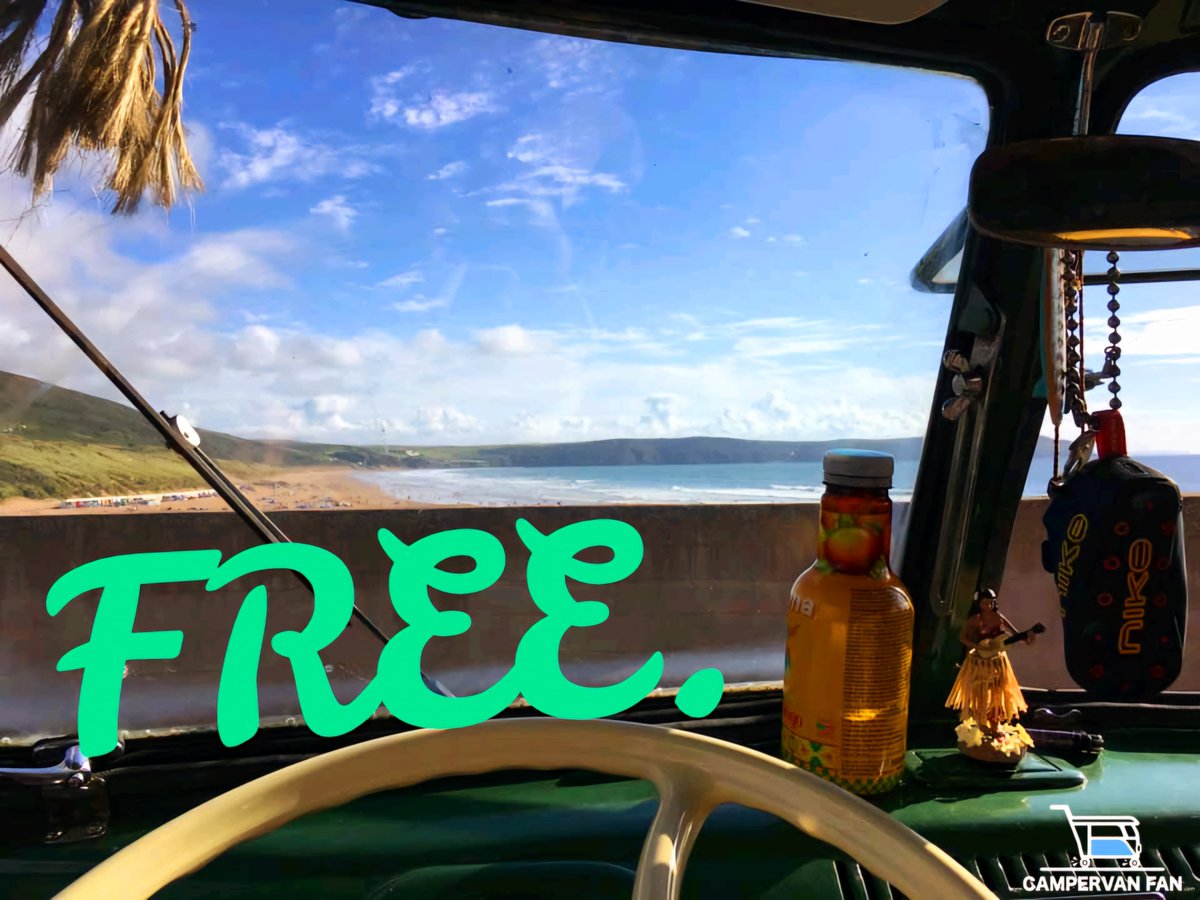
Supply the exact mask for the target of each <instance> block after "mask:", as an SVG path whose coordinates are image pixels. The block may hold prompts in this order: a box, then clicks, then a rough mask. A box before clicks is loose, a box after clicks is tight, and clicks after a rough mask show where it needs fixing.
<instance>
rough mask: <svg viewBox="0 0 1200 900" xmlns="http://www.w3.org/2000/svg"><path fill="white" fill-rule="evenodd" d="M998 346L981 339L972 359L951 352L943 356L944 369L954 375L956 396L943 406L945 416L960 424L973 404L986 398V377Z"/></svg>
mask: <svg viewBox="0 0 1200 900" xmlns="http://www.w3.org/2000/svg"><path fill="white" fill-rule="evenodd" d="M997 345H998V342H997V341H996V340H994V339H993V340H989V339H986V338H979V337H977V338H976V339H975V341H974V343H973V345H972V347H971V356H970V359H968V358H967V357H966V356H964V355H963V354H961V353H959V352H958V351H957V350H949V351H947V352H946V353H945V354H944V355H943V356H942V366H943V368H945V369H947V370H948V371H950V372H953V373H954V377H953V378H952V379H951V381H950V387H951V390H953V391H954V396H952V397H950V398H948V399H947V400H946V402H945V403H943V404H942V416H943V417H944V418H946V419H949V420H950V421H951V422H955V421H957V420H958V419H959V418H960V417H961V416H962V414H963V413H965V412H966V411H967V410H968V409H969V408H970V407H971V405H972V404H974V403H977V402H979V399H980V398H981V397H982V396H983V389H984V374H985V372H986V370H987V367H988V366H989V365H990V364H991V363H992V361H993V360H994V359H995V356H996V349H997Z"/></svg>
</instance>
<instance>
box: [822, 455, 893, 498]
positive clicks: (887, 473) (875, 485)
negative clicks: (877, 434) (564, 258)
mask: <svg viewBox="0 0 1200 900" xmlns="http://www.w3.org/2000/svg"><path fill="white" fill-rule="evenodd" d="M895 469H896V461H895V460H894V459H893V458H892V456H891V454H888V453H879V452H877V451H875V450H830V451H829V452H828V453H826V454H825V483H826V484H833V485H837V486H839V487H852V488H853V487H857V488H868V489H875V490H878V489H879V488H890V487H891V486H892V473H893V472H894V471H895Z"/></svg>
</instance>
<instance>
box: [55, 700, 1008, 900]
mask: <svg viewBox="0 0 1200 900" xmlns="http://www.w3.org/2000/svg"><path fill="white" fill-rule="evenodd" d="M505 769H507V770H512V769H539V770H543V771H552V770H561V769H589V770H591V771H594V772H605V773H608V774H612V775H621V776H624V777H626V778H634V779H640V780H646V781H650V782H652V783H653V784H654V785H655V787H656V788H657V789H658V795H659V808H658V812H657V813H656V814H655V817H654V821H653V823H652V824H651V826H650V831H649V833H648V834H647V836H646V841H645V844H644V845H643V848H642V856H641V861H640V863H639V866H638V874H637V880H636V882H635V886H634V895H633V896H634V900H677V898H678V897H679V891H680V887H681V886H682V882H683V871H684V867H685V866H686V864H687V860H688V855H689V854H690V853H691V850H692V848H693V846H694V845H695V843H696V837H697V836H698V835H699V833H700V829H701V827H702V826H703V824H704V821H705V820H706V819H707V818H708V815H709V814H710V813H711V812H712V810H713V809H715V808H716V807H717V806H718V805H720V804H721V803H738V804H741V805H742V806H748V807H750V808H752V809H758V810H762V811H763V812H768V813H770V814H772V815H774V816H778V817H779V818H781V819H783V820H784V821H785V822H788V823H790V824H791V825H793V826H795V827H796V828H799V829H800V830H802V831H804V832H806V833H808V834H810V835H812V836H813V837H815V838H817V839H818V840H822V841H826V842H827V843H829V844H832V845H833V846H835V847H837V848H838V849H839V850H842V851H843V852H845V853H847V854H849V855H851V856H853V857H854V858H856V859H858V860H859V861H860V862H861V863H862V864H863V866H865V867H866V868H867V869H869V870H870V871H871V872H873V873H875V874H876V875H878V876H879V877H880V878H882V879H884V880H885V881H887V882H889V883H890V884H893V885H895V886H896V887H897V888H899V889H900V890H901V891H902V892H903V893H905V894H907V895H908V896H909V897H938V898H939V900H958V898H963V900H996V896H995V894H993V893H992V892H991V891H989V890H988V889H987V888H986V887H985V886H984V885H983V884H981V883H980V882H979V881H978V880H977V879H976V878H975V877H974V876H972V875H971V874H970V873H969V872H968V871H967V870H966V869H964V868H963V867H962V866H960V865H959V864H958V863H957V862H955V861H954V860H953V859H951V858H950V857H949V856H947V855H946V853H945V852H943V851H942V850H940V849H939V848H938V847H935V846H934V845H933V844H930V843H929V842H928V841H926V840H925V839H923V838H922V837H920V836H919V835H917V834H915V833H914V832H913V831H911V830H910V829H908V828H907V827H905V826H904V825H903V824H901V823H900V822H898V821H897V820H896V819H893V818H892V817H891V816H889V815H888V814H887V813H884V812H882V811H880V810H878V809H876V808H875V807H874V806H872V805H871V804H869V803H867V802H866V801H865V800H863V799H862V798H860V797H856V796H854V795H853V794H851V793H849V792H847V791H844V790H842V789H841V788H839V787H836V786H835V785H832V784H830V783H829V782H827V781H823V780H822V779H820V778H818V777H816V776H815V775H811V774H809V773H808V772H804V771H802V770H800V769H798V768H796V767H795V766H791V765H788V764H787V763H785V762H783V761H781V760H778V759H774V758H773V757H770V756H767V755H766V754H764V753H758V752H756V751H754V750H747V749H745V748H744V747H739V746H737V745H736V744H730V743H727V742H725V741H719V740H716V739H715V738H709V737H704V736H702V735H698V734H692V733H690V732H685V731H675V730H673V729H669V728H662V727H660V726H657V725H635V724H632V723H629V722H614V721H605V720H599V721H584V722H580V721H571V720H564V719H506V720H505V719H493V720H492V721H489V722H484V723H483V724H481V725H474V726H472V727H470V728H462V729H456V730H453V731H412V732H408V733H405V734H397V735H392V736H390V737H383V738H377V739H375V740H373V741H366V742H364V743H361V744H355V745H353V746H350V747H343V748H341V749H339V750H333V751H331V752H329V753H325V754H322V755H321V756H315V757H313V758H311V759H306V760H303V761H302V762H298V763H294V764H293V765H290V766H287V767H286V768H283V769H280V770H278V771H276V772H271V773H270V774H268V775H264V776H262V777H261V778H256V779H255V780H254V781H251V782H248V783H247V784H244V785H242V786H241V787H238V788H235V789H234V790H232V791H229V792H228V793H226V794H222V795H221V796H219V797H216V798H214V799H212V800H209V801H208V802H207V803H203V804H201V805H200V806H197V807H196V808H195V809H193V810H191V811H190V812H186V813H184V814H183V815H182V816H180V817H179V818H177V819H175V820H173V821H171V822H168V823H166V824H165V825H162V826H160V827H159V828H156V829H155V830H154V831H152V832H150V833H149V834H147V835H145V836H144V837H142V838H141V839H139V840H137V841H135V842H134V843H132V844H130V845H129V846H128V847H125V848H124V849H122V850H120V851H119V852H117V853H115V854H113V855H112V856H111V857H109V858H108V859H106V860H105V861H104V862H102V863H101V864H100V865H98V866H96V867H95V868H94V869H92V870H91V871H90V872H88V873H87V874H86V875H84V876H83V877H82V878H80V879H79V880H77V881H76V882H75V883H74V884H72V885H70V886H69V887H67V888H66V889H65V890H63V891H61V892H60V893H59V894H58V900H108V898H110V897H121V898H123V900H147V898H149V897H151V896H153V895H154V894H155V893H156V892H158V891H159V890H160V889H162V888H163V887H166V886H167V885H168V884H170V883H171V882H173V881H175V880H176V879H178V878H182V877H183V876H185V875H187V874H188V873H190V872H195V871H196V870H198V869H200V868H202V867H203V866H205V865H207V864H208V863H209V862H211V861H212V860H213V859H215V858H216V857H217V856H219V855H221V854H222V853H224V852H225V851H226V850H228V849H229V848H231V847H233V846H235V845H237V844H240V843H243V842H245V841H248V840H251V839H252V838H255V837H258V836H259V835H262V834H266V833H268V832H270V831H273V830H275V829H277V828H280V827H282V826H284V825H286V824H287V823H288V822H291V821H294V820H295V819H298V818H300V817H301V816H304V815H308V814H309V813H313V812H317V811H319V810H323V809H329V808H331V807H336V806H340V805H342V804H345V803H349V802H350V801H352V800H356V799H357V798H359V797H364V796H366V795H368V794H374V793H378V792H379V791H386V790H393V789H396V788H402V787H408V786H411V785H414V784H420V783H422V782H425V781H429V780H431V779H435V778H447V777H451V776H461V775H481V774H483V773H486V772H495V771H500V770H505Z"/></svg>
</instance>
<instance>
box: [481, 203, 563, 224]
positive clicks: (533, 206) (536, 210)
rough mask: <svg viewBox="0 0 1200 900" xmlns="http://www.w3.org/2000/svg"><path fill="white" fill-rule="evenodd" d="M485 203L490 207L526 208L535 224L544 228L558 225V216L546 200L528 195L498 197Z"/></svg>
mask: <svg viewBox="0 0 1200 900" xmlns="http://www.w3.org/2000/svg"><path fill="white" fill-rule="evenodd" d="M487 205H488V206H489V207H491V208H492V209H505V208H510V207H521V208H524V209H528V210H529V212H530V214H531V215H532V217H533V221H534V223H535V224H537V225H541V226H542V227H545V228H556V227H557V226H558V216H557V215H556V214H555V212H554V207H553V206H551V205H550V203H549V202H548V201H546V200H534V199H532V198H529V197H499V198H497V199H495V200H488V201H487Z"/></svg>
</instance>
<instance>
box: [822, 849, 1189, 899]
mask: <svg viewBox="0 0 1200 900" xmlns="http://www.w3.org/2000/svg"><path fill="white" fill-rule="evenodd" d="M1073 862H1074V860H1073V859H1072V858H1071V857H1070V856H1068V855H1067V854H1066V853H1021V854H1012V855H1007V856H981V857H978V858H976V859H972V860H967V861H965V862H963V865H964V866H965V867H966V869H967V871H968V872H970V873H971V874H972V875H974V876H975V877H976V878H978V879H979V880H980V881H982V882H983V883H984V884H985V885H987V887H988V889H989V890H990V891H991V892H992V893H993V894H995V895H996V896H997V897H999V898H1000V900H1017V898H1020V897H1023V896H1024V895H1025V893H1026V892H1025V891H1024V890H1023V889H1022V882H1023V881H1024V880H1025V877H1026V876H1027V875H1033V876H1035V877H1036V876H1037V875H1038V873H1039V872H1040V871H1041V869H1042V868H1044V867H1051V868H1066V867H1068V866H1070V865H1071V864H1072V863H1073ZM1142 865H1144V866H1145V867H1146V868H1148V869H1162V872H1161V874H1163V875H1166V876H1174V877H1176V878H1182V879H1183V884H1184V890H1191V891H1197V890H1200V844H1198V845H1193V846H1182V847H1148V848H1146V849H1145V850H1143V851H1142ZM833 870H834V874H835V875H836V877H837V884H838V888H839V889H840V890H841V894H842V900H907V898H906V897H905V895H904V894H902V893H900V891H898V890H896V889H895V888H893V887H892V886H891V885H890V884H888V883H887V882H886V881H884V880H883V879H881V878H877V877H876V876H874V875H872V874H871V873H870V872H868V871H866V870H865V869H863V868H862V867H861V866H859V865H858V864H857V863H853V862H846V861H844V860H835V861H834V863H833ZM1123 871H1128V870H1123Z"/></svg>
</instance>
